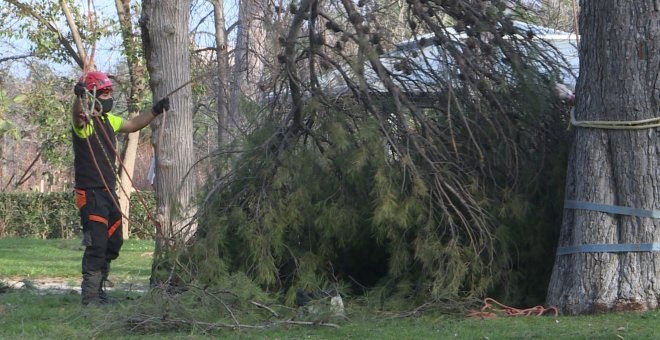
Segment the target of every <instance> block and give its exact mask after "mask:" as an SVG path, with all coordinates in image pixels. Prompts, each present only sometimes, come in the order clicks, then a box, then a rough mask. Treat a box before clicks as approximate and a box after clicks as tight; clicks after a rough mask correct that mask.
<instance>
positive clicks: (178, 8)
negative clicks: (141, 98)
mask: <svg viewBox="0 0 660 340" xmlns="http://www.w3.org/2000/svg"><path fill="white" fill-rule="evenodd" d="M190 3H191V1H190V0H180V1H176V0H167V1H151V0H145V1H143V2H142V17H141V18H140V26H141V28H142V43H143V48H144V52H145V55H146V58H147V69H148V70H149V76H150V80H149V85H150V87H151V90H152V92H153V94H154V100H158V99H160V98H163V97H165V96H167V95H169V96H170V102H171V109H170V110H169V111H168V112H165V113H164V114H162V115H160V116H159V117H158V118H157V119H156V120H154V122H155V123H153V124H152V128H154V129H153V134H152V143H153V144H154V147H155V151H156V180H155V184H154V185H155V189H156V204H157V215H156V219H157V220H158V222H160V228H159V229H160V230H159V232H158V235H157V238H156V239H157V242H156V245H157V251H158V250H159V249H162V248H161V247H166V248H170V247H172V246H175V245H177V244H180V242H182V241H186V240H187V239H188V237H189V236H191V235H192V234H193V233H194V229H195V227H194V225H192V224H191V217H192V216H193V215H194V213H195V205H194V202H193V198H194V193H195V180H194V175H193V174H192V172H191V169H192V167H193V163H194V154H195V153H194V150H193V140H192V135H193V126H192V88H191V86H190V81H191V79H190V56H189V50H188V48H187V47H188V46H189V44H190V41H189V39H188V22H189V9H190Z"/></svg>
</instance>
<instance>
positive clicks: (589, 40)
mask: <svg viewBox="0 0 660 340" xmlns="http://www.w3.org/2000/svg"><path fill="white" fill-rule="evenodd" d="M580 8H581V13H580V18H579V19H580V31H581V32H582V37H581V40H580V41H581V46H580V57H581V60H580V77H579V79H578V82H577V106H576V111H575V113H576V118H577V119H578V120H581V121H585V120H588V121H592V120H598V121H636V120H642V119H648V118H655V117H658V109H659V108H660V105H659V100H660V84H659V83H658V77H659V75H660V54H658V53H657V51H658V50H660V21H659V19H660V12H659V11H657V9H654V8H653V2H651V1H613V0H603V1H581V2H580ZM574 131H575V135H574V138H575V140H574V142H573V146H572V149H571V155H570V156H569V157H570V158H569V166H568V173H567V184H566V199H567V200H577V201H584V202H591V203H600V204H608V205H616V206H624V207H630V208H638V209H646V210H654V209H659V208H660V190H659V186H658V185H659V183H660V171H659V170H658V169H659V167H658V165H659V164H658V160H659V152H660V139H659V135H658V131H657V129H656V128H646V129H638V130H631V129H624V130H610V129H596V128H575V130H574ZM659 240H660V221H659V220H657V219H651V218H645V217H634V216H627V215H614V214H609V213H603V212H597V211H591V210H578V209H575V210H573V209H566V210H564V221H563V224H562V227H561V234H560V239H559V247H566V246H574V245H582V244H640V243H654V242H658V241H659ZM658 299H660V253H657V252H620V253H616V252H609V253H608V252H596V253H575V254H568V255H558V256H557V258H556V260H555V267H554V270H553V274H552V278H551V282H550V286H549V290H548V297H547V303H548V305H553V306H557V307H559V308H560V309H561V311H562V312H563V313H567V314H582V313H594V312H605V311H624V310H649V309H655V308H657V307H658Z"/></svg>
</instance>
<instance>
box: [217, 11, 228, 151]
mask: <svg viewBox="0 0 660 340" xmlns="http://www.w3.org/2000/svg"><path fill="white" fill-rule="evenodd" d="M223 3H224V1H223V0H214V1H213V11H214V13H215V17H214V22H215V45H216V48H217V50H216V57H217V59H218V60H217V62H218V87H217V92H216V102H217V108H216V110H217V117H218V140H217V142H218V146H217V148H218V149H220V148H222V147H223V146H224V145H226V144H227V142H228V140H227V138H226V136H227V133H226V129H227V121H228V119H227V106H228V101H227V99H228V98H229V89H228V88H227V86H228V85H229V84H228V83H227V80H228V79H229V77H228V75H227V73H228V71H229V56H228V55H227V32H226V31H225V15H224V5H223Z"/></svg>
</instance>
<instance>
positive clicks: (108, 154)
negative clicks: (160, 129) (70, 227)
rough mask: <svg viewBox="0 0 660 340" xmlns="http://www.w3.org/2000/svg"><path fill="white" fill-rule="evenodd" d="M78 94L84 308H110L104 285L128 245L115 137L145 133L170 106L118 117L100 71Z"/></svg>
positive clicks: (86, 78)
mask: <svg viewBox="0 0 660 340" xmlns="http://www.w3.org/2000/svg"><path fill="white" fill-rule="evenodd" d="M74 93H75V95H76V98H75V100H74V102H73V110H72V115H71V119H72V121H71V122H72V142H73V151H74V155H75V160H74V170H75V196H76V205H77V206H78V209H79V212H80V222H81V224H82V227H83V245H84V246H85V253H84V255H83V258H82V284H81V289H82V291H81V302H82V304H83V305H89V304H96V305H100V304H106V303H109V302H110V300H109V298H108V295H107V294H106V292H105V290H104V283H105V281H106V280H107V279H108V273H109V270H110V262H112V260H114V259H116V258H117V257H118V256H119V249H121V246H122V243H123V238H122V227H121V221H122V214H121V210H120V207H119V200H118V198H117V194H116V192H115V185H116V165H115V159H116V157H115V150H116V146H117V140H116V134H117V133H130V132H135V131H138V130H140V129H142V128H144V127H145V126H147V125H148V124H149V123H150V122H151V121H152V120H153V119H154V118H156V117H157V116H158V115H160V114H162V113H163V112H165V111H167V110H169V108H170V101H169V98H167V97H165V98H163V99H161V100H159V101H158V102H157V103H156V104H155V105H154V106H153V107H152V110H151V111H148V112H143V113H141V114H140V115H138V116H137V117H134V118H132V119H124V118H122V117H120V116H117V115H114V114H112V107H113V99H112V82H111V81H110V79H109V78H108V76H107V75H106V74H105V73H103V72H97V71H92V72H88V73H86V74H84V75H83V76H82V77H81V78H80V79H79V81H78V83H77V84H76V85H75V87H74ZM91 103H93V105H91ZM83 105H85V108H88V109H85V108H84V107H83Z"/></svg>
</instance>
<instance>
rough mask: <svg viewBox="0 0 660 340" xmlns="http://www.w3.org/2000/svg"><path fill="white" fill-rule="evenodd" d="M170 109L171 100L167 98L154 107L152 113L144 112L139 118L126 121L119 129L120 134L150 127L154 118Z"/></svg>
mask: <svg viewBox="0 0 660 340" xmlns="http://www.w3.org/2000/svg"><path fill="white" fill-rule="evenodd" d="M169 109H170V98H168V97H165V98H163V99H161V100H159V101H158V103H156V105H154V106H153V108H152V109H151V111H147V112H142V113H141V114H140V115H139V116H137V117H135V118H132V119H128V120H125V121H124V123H123V124H122V125H121V127H120V128H119V132H126V133H128V132H135V131H138V130H141V129H142V128H144V127H145V126H147V125H149V123H151V121H152V120H154V118H156V117H158V115H160V114H161V113H163V112H165V111H167V110H169Z"/></svg>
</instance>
